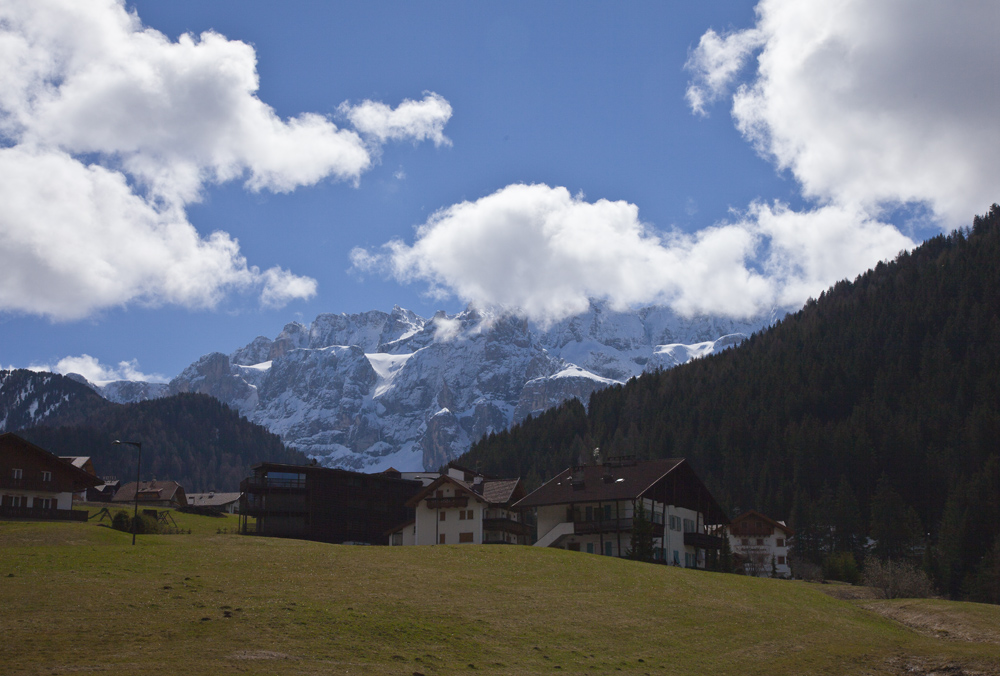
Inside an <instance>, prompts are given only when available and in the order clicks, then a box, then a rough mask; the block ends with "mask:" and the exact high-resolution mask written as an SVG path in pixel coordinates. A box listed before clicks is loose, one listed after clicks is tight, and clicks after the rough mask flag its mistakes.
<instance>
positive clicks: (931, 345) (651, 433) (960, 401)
mask: <svg viewBox="0 0 1000 676" xmlns="http://www.w3.org/2000/svg"><path fill="white" fill-rule="evenodd" d="M595 447H600V448H601V449H602V453H603V454H604V455H610V456H614V455H636V456H638V457H640V458H657V457H686V458H688V459H689V460H690V461H691V462H692V464H693V466H694V467H695V469H696V471H698V473H699V474H700V475H701V476H702V477H703V478H704V480H705V482H706V484H707V485H708V486H709V488H710V489H711V490H712V492H713V493H714V494H715V496H716V497H717V499H718V500H719V501H720V503H721V504H723V505H725V506H726V507H727V508H728V509H729V510H730V511H731V512H732V513H733V514H735V513H737V512H740V511H743V510H746V509H751V508H752V509H758V510H760V511H762V512H764V513H765V514H768V515H770V516H772V517H773V518H776V519H786V520H789V521H790V525H791V526H792V527H793V528H795V529H796V532H797V538H796V545H797V548H798V552H799V554H800V556H802V557H804V558H806V559H812V560H813V561H815V562H817V563H822V561H823V559H824V558H827V557H829V556H830V555H831V554H834V553H838V552H853V553H854V554H855V555H856V556H857V557H864V556H866V555H875V556H880V557H887V558H909V559H911V560H914V561H917V562H920V563H922V565H923V566H924V567H925V569H926V570H927V572H928V573H929V574H930V576H931V578H932V579H933V580H934V582H935V583H936V584H937V586H938V588H939V589H940V590H941V591H942V592H943V593H945V594H947V595H950V596H952V597H955V598H969V599H974V600H984V601H993V602H1000V588H998V587H1000V537H998V533H1000V207H998V206H997V205H994V206H993V207H992V209H991V210H990V212H989V214H988V215H986V216H984V217H976V218H975V219H974V222H973V224H972V227H971V228H964V229H961V230H959V231H957V232H954V233H952V234H951V235H948V236H944V235H941V236H938V237H935V238H933V239H930V240H928V241H927V242H925V243H924V244H922V245H921V246H919V247H917V248H916V249H915V250H913V251H912V252H908V253H907V252H904V253H901V254H900V255H899V256H898V257H897V259H896V260H895V261H893V262H890V263H880V264H879V265H878V266H876V268H875V269H873V270H870V271H868V272H866V273H865V274H863V275H861V276H860V277H858V278H857V279H856V280H854V281H853V282H849V281H842V282H840V283H838V284H837V285H835V286H834V287H833V288H831V289H829V290H828V291H826V292H824V293H823V294H822V295H821V296H820V297H819V298H818V299H815V300H810V301H809V302H808V303H807V304H806V306H805V307H804V308H803V309H802V310H801V311H800V312H797V313H795V314H794V315H789V316H788V317H786V318H785V319H783V320H782V321H781V322H779V323H778V324H777V325H775V326H773V327H772V328H770V329H769V330H767V331H764V332H762V333H760V334H756V335H754V336H751V337H750V338H749V339H747V340H746V341H744V342H743V343H742V344H741V345H740V346H738V347H736V348H733V349H730V350H727V351H725V352H723V353H721V354H718V355H714V356H711V357H708V358H705V359H700V360H697V361H693V362H690V363H688V364H685V365H683V366H679V367H677V368H674V369H671V370H669V371H661V372H657V373H653V374H647V375H643V376H640V377H639V378H636V379H633V380H632V381H630V382H628V383H627V384H625V385H622V386H615V387H611V388H609V389H606V390H602V391H599V392H595V393H594V394H593V395H592V397H591V399H590V402H589V406H588V408H587V410H584V407H583V406H582V405H581V404H580V403H579V402H576V401H572V402H569V403H567V404H565V405H563V406H561V407H559V408H557V409H553V410H550V411H548V412H546V413H544V414H542V415H540V416H538V417H537V418H534V419H530V418H529V419H528V420H526V421H524V422H523V423H522V424H520V425H517V426H515V427H513V428H511V429H510V430H507V431H504V432H501V433H499V434H491V435H489V436H488V437H486V438H484V439H483V440H481V441H480V442H479V443H477V444H475V445H474V446H473V447H472V448H471V449H470V451H469V452H468V453H467V454H466V455H465V456H463V457H462V458H461V459H460V460H459V462H461V463H463V464H465V465H468V466H473V467H478V468H479V469H480V470H481V471H484V472H490V473H494V474H499V475H507V476H511V475H520V476H522V477H525V478H526V480H527V481H528V483H529V487H530V488H534V487H535V486H537V485H538V484H539V483H540V482H541V481H543V480H545V479H547V478H549V477H551V476H553V474H554V473H555V472H557V471H559V470H560V469H562V468H564V467H566V466H568V465H571V464H574V463H576V462H577V461H578V459H579V458H581V457H587V456H588V455H589V452H590V451H592V449H593V448H595ZM869 538H871V539H872V540H869Z"/></svg>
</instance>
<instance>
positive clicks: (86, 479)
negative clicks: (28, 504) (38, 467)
mask: <svg viewBox="0 0 1000 676" xmlns="http://www.w3.org/2000/svg"><path fill="white" fill-rule="evenodd" d="M7 446H9V447H17V448H20V449H21V450H22V451H24V452H27V453H31V454H33V455H35V456H37V457H38V459H39V461H40V462H41V463H43V465H45V466H47V467H50V468H52V470H53V471H58V472H60V473H61V474H62V475H68V476H69V478H70V479H71V480H72V482H73V490H74V491H81V490H83V489H85V488H89V487H91V486H97V485H99V484H101V483H103V481H101V480H100V479H98V478H97V477H96V476H94V475H93V474H90V473H89V472H86V471H84V470H83V469H81V468H79V467H76V466H75V465H73V463H71V462H69V461H67V460H64V459H62V458H60V457H59V456H58V455H56V454H54V453H50V452H49V451H46V450H45V449H44V448H42V447H41V446H36V445H35V444H33V443H31V442H30V441H28V440H27V439H25V438H23V437H20V436H18V435H16V434H14V433H13V432H5V433H3V434H0V451H2V450H3V448H4V447H7Z"/></svg>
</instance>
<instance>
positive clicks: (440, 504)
mask: <svg viewBox="0 0 1000 676" xmlns="http://www.w3.org/2000/svg"><path fill="white" fill-rule="evenodd" d="M427 506H428V507H429V508H431V509H450V508H452V507H468V506H469V498H468V497H467V496H464V497H458V496H455V497H449V498H427Z"/></svg>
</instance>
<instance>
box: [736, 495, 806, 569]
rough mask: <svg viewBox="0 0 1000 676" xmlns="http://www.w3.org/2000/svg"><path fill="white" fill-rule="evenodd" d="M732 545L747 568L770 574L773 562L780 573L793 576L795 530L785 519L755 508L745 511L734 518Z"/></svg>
mask: <svg viewBox="0 0 1000 676" xmlns="http://www.w3.org/2000/svg"><path fill="white" fill-rule="evenodd" d="M728 532H729V546H730V549H732V551H733V553H734V554H735V555H736V557H737V560H738V561H739V562H740V564H741V565H742V567H743V572H744V573H745V574H747V575H753V576H756V577H769V576H770V575H771V566H772V563H773V565H774V574H775V575H777V576H778V577H791V576H792V569H791V566H790V564H789V560H788V554H789V549H790V545H789V539H790V538H791V537H792V536H794V535H795V531H794V530H792V529H791V528H789V527H788V526H786V525H785V523H784V522H783V521H775V520H774V519H772V518H770V517H768V516H765V515H763V514H761V513H760V512H755V511H753V510H751V511H749V512H744V513H743V514H740V515H739V516H737V517H736V518H734V519H733V520H732V522H731V523H730V524H729V528H728Z"/></svg>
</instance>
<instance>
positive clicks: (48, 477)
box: [42, 471, 52, 481]
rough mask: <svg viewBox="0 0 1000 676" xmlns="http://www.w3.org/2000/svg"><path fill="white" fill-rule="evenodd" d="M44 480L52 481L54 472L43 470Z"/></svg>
mask: <svg viewBox="0 0 1000 676" xmlns="http://www.w3.org/2000/svg"><path fill="white" fill-rule="evenodd" d="M42 481H52V472H45V471H43V472H42Z"/></svg>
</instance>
